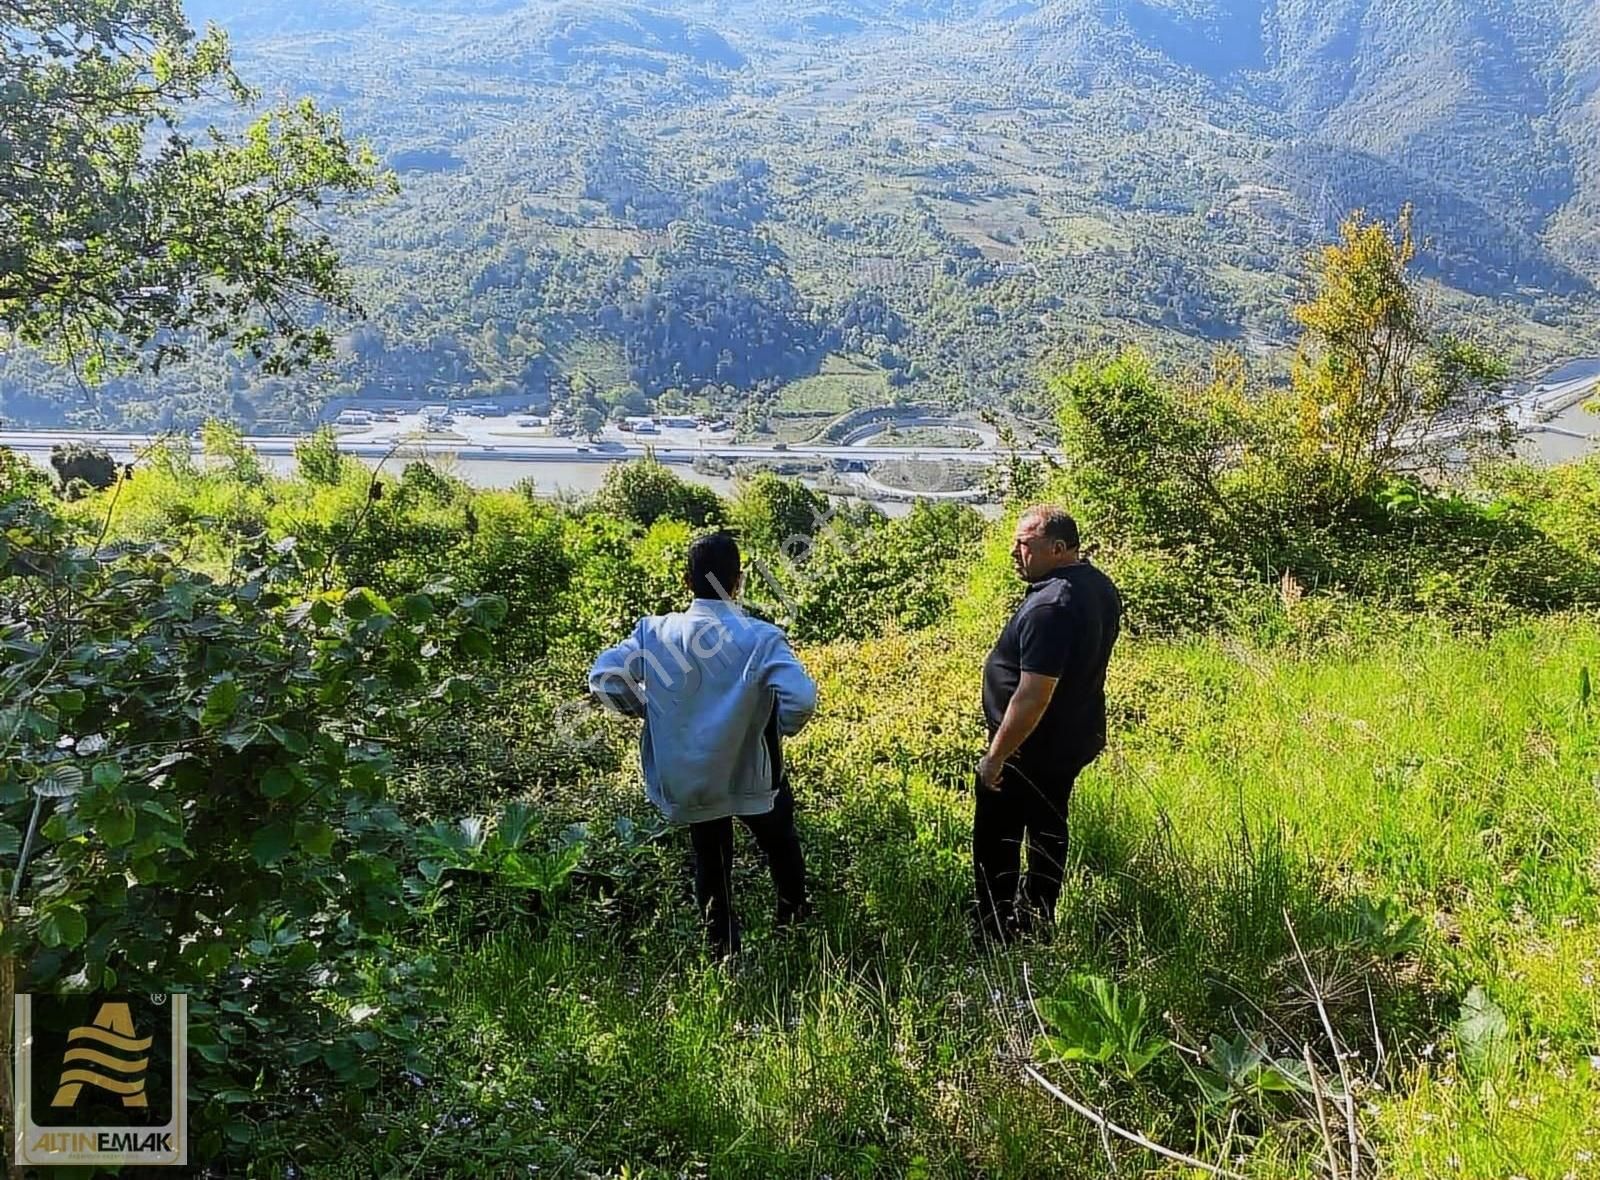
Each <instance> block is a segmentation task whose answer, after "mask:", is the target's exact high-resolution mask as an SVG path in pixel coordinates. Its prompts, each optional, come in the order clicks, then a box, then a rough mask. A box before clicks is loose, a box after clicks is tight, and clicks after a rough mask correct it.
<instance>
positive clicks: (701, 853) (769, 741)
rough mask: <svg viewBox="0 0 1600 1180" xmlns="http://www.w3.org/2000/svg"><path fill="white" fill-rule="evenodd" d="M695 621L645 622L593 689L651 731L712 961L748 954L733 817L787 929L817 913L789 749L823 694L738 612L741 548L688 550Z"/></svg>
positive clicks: (596, 671)
mask: <svg viewBox="0 0 1600 1180" xmlns="http://www.w3.org/2000/svg"><path fill="white" fill-rule="evenodd" d="M685 580H686V581H687V583H688V587H689V591H690V593H691V594H693V595H694V602H693V603H692V604H691V605H690V607H689V609H688V610H686V611H681V612H677V613H674V614H669V615H653V616H650V617H649V618H644V619H640V620H639V623H638V625H637V626H635V627H634V629H633V634H631V635H629V636H628V638H627V639H625V640H623V642H621V643H619V644H618V645H617V646H616V647H613V648H610V649H608V650H607V651H604V652H601V653H600V656H599V658H598V659H596V660H595V662H594V667H593V668H591V669H590V671H589V689H590V691H591V692H592V693H594V695H595V696H596V697H597V698H598V699H599V700H600V701H601V703H602V704H604V705H605V706H606V707H607V708H610V709H613V710H616V711H618V712H621V713H624V714H626V715H628V716H630V717H638V718H641V719H642V720H643V721H644V729H643V732H642V733H641V734H640V735H639V759H640V762H641V763H642V765H643V769H644V780H645V790H646V793H647V794H648V795H649V797H650V801H651V802H652V803H654V804H655V805H656V806H657V807H658V808H660V810H661V813H662V814H663V815H664V816H666V818H667V820H668V821H669V822H671V823H675V824H686V825H688V828H689V836H690V844H691V846H692V847H693V849H694V881H695V900H696V901H697V903H698V905H699V907H700V913H701V916H702V918H703V919H704V921H705V924H706V934H707V938H708V939H709V941H710V943H711V946H712V950H713V952H714V953H716V954H718V955H719V956H720V955H723V954H728V953H732V952H734V951H737V950H738V949H739V922H738V918H737V916H736V915H735V914H734V910H733V900H732V869H733V817H734V816H738V817H739V819H740V821H741V822H742V823H743V824H744V826H745V827H746V828H748V829H749V831H750V834H751V835H752V836H754V837H755V841H756V844H757V845H758V846H759V847H760V849H761V851H762V852H763V853H764V854H765V855H766V858H767V865H768V867H769V868H770V869H771V871H772V882H773V885H774V886H775V888H776V890H777V895H778V914H777V922H778V925H779V926H787V925H789V924H791V923H793V922H795V921H797V920H799V919H800V918H801V917H803V916H804V915H805V913H806V911H807V908H808V907H807V902H806V868H805V858H804V856H803V855H802V853H801V851H800V837H799V835H798V833H797V832H796V831H795V823H794V793H793V791H792V790H791V789H790V786H789V781H788V776H787V775H785V774H784V772H783V758H782V748H781V744H780V739H781V738H783V737H789V736H792V735H794V734H796V733H799V732H800V730H801V728H802V727H803V726H804V725H805V724H806V722H807V721H809V720H810V719H811V714H812V712H813V711H814V710H815V709H816V706H817V686H816V683H815V682H814V681H813V680H812V679H811V677H810V676H808V675H807V674H806V670H805V668H804V667H802V666H801V664H800V661H799V660H798V659H796V658H795V654H794V652H793V651H791V650H790V648H789V642H788V640H787V639H786V638H785V637H784V634H783V632H782V631H781V630H779V629H778V628H777V627H774V626H773V625H772V624H771V623H765V622H762V621H761V620H759V619H754V618H751V617H750V616H749V615H748V614H746V613H745V612H744V611H743V610H742V609H741V608H740V607H739V606H738V604H737V603H736V602H735V601H734V600H735V599H736V598H737V596H738V594H739V592H740V590H741V589H742V588H743V587H742V583H743V575H742V571H741V569H740V559H739V546H738V543H737V542H736V541H735V540H734V539H733V538H732V537H731V536H729V535H728V534H727V533H713V534H711V535H709V536H704V537H701V538H699V539H697V540H696V541H695V542H694V543H693V544H692V545H690V547H689V562H688V573H687V577H686V579H685Z"/></svg>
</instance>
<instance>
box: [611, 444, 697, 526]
mask: <svg viewBox="0 0 1600 1180" xmlns="http://www.w3.org/2000/svg"><path fill="white" fill-rule="evenodd" d="M594 506H595V508H596V509H598V510H599V511H600V512H603V513H606V514H607V515H610V516H617V517H621V518H622V519H624V520H631V521H633V522H634V523H635V524H640V525H643V526H644V527H645V528H649V527H650V526H651V525H653V524H655V522H656V521H658V520H660V519H662V518H663V517H671V518H672V519H674V520H681V521H683V522H684V523H686V524H689V525H692V526H694V527H695V528H704V527H706V526H707V525H711V524H720V523H721V521H722V500H721V498H720V497H719V496H718V495H717V494H716V493H715V492H714V491H712V490H711V489H710V488H708V487H705V486H704V485H702V484H695V483H689V482H688V481H687V480H683V479H680V478H679V477H678V476H677V474H676V473H674V472H673V471H672V470H671V469H670V468H669V467H668V466H667V465H666V464H665V463H662V462H660V461H659V460H658V459H656V458H654V457H651V458H648V459H644V460H642V461H640V462H638V463H619V464H617V465H615V466H613V467H612V468H611V469H610V470H608V471H607V472H606V478H605V483H604V484H602V485H601V488H600V491H599V492H597V493H596V494H595V499H594Z"/></svg>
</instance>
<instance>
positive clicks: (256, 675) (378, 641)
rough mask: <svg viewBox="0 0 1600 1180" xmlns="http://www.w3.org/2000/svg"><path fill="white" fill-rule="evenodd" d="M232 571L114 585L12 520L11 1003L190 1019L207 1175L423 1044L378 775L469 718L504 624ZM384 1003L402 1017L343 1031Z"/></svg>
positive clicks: (450, 601) (1, 666) (153, 566)
mask: <svg viewBox="0 0 1600 1180" xmlns="http://www.w3.org/2000/svg"><path fill="white" fill-rule="evenodd" d="M242 556H243V560H241V562H240V563H239V565H238V566H237V567H236V568H235V569H234V571H233V576H232V577H230V578H229V579H227V580H226V581H218V580H214V579H212V578H210V577H208V576H207V575H205V574H203V573H199V572H196V571H194V570H191V569H188V568H186V567H185V566H183V565H182V564H181V562H180V560H179V559H178V556H177V555H176V554H174V553H173V552H172V551H170V550H168V549H165V548H163V547H160V546H130V547H128V548H127V549H125V551H124V552H123V553H121V554H120V555H119V556H116V557H115V558H111V559H106V558H103V557H99V556H96V555H93V554H90V553H88V552H86V551H85V550H83V549H81V548H78V547H75V546H74V545H73V544H72V543H71V540H70V534H69V532H68V530H67V528H66V526H65V525H64V524H63V522H61V521H60V520H58V519H56V518H54V517H52V516H50V515H49V514H47V513H46V512H44V511H43V510H41V509H39V508H37V507H35V506H32V505H29V504H27V503H26V502H18V503H15V504H12V505H9V506H6V507H4V508H0V600H4V601H5V602H6V603H7V609H6V612H5V614H4V616H3V618H0V627H3V631H0V682H3V683H4V684H5V685H6V697H5V701H6V704H5V707H4V708H3V709H0V755H3V756H0V851H4V852H5V853H6V854H8V855H7V861H8V864H7V866H6V868H5V870H4V872H3V873H0V889H5V890H8V891H9V890H11V889H13V888H19V889H20V897H19V904H13V905H11V906H9V907H8V913H7V915H6V921H5V924H4V933H3V935H0V955H3V956H4V957H5V958H6V959H7V960H8V963H9V964H16V965H18V967H19V970H18V972H17V973H16V976H15V979H16V985H17V987H18V988H19V989H23V990H54V989H59V988H69V989H89V990H99V989H106V990H110V989H122V990H131V991H156V992H166V991H172V990H179V991H189V992H192V993H194V995H195V997H196V1002H195V1005H194V1008H193V1011H194V1014H195V1016H196V1017H197V1020H196V1023H195V1027H194V1029H193V1041H192V1045H193V1048H194V1051H195V1054H196V1058H195V1060H194V1061H193V1062H192V1072H191V1075H190V1085H191V1087H192V1092H193V1094H194V1095H195V1097H196V1098H197V1099H198V1100H199V1101H198V1103H197V1106H198V1109H197V1110H196V1111H195V1122H196V1126H197V1130H198V1132H199V1135H200V1138H199V1141H198V1144H197V1148H198V1154H199V1155H200V1156H202V1157H205V1156H207V1155H210V1154H216V1153H217V1152H218V1151H219V1150H220V1147H221V1142H222V1137H223V1135H224V1134H226V1135H228V1136H229V1137H234V1134H235V1130H236V1127H235V1121H236V1116H235V1115H234V1113H233V1110H234V1106H233V1104H234V1103H236V1102H239V1101H247V1102H250V1103H252V1104H253V1106H254V1110H255V1112H256V1113H257V1114H258V1115H261V1114H264V1113H265V1112H267V1111H270V1110H271V1109H273V1108H275V1107H280V1106H281V1107H284V1108H287V1107H290V1106H293V1105H294V1104H295V1103H296V1102H297V1101H299V1099H298V1098H297V1094H298V1093H299V1092H300V1088H301V1087H303V1086H306V1085H313V1086H315V1087H316V1088H317V1089H318V1090H320V1091H321V1092H323V1093H325V1094H327V1095H329V1096H330V1097H334V1096H336V1095H337V1096H338V1097H337V1098H335V1101H339V1102H343V1103H345V1104H347V1105H353V1104H354V1103H355V1096H356V1095H358V1094H359V1092H360V1091H361V1090H362V1089H363V1088H366V1087H370V1086H372V1085H374V1084H376V1082H377V1081H378V1080H379V1073H378V1070H377V1068H376V1064H377V1062H378V1061H379V1060H380V1058H379V1057H378V1056H377V1054H376V1051H377V1050H378V1049H379V1048H380V1046H381V1045H382V1044H384V1043H385V1042H386V1041H387V1042H389V1043H393V1042H394V1041H395V1039H397V1038H398V1040H399V1041H401V1042H404V1041H407V1040H409V1041H411V1042H412V1044H413V1047H414V1046H415V1041H416V1037H415V1027H416V1026H415V1019H416V1018H415V1015H414V1014H412V1015H409V1016H408V1015H407V1014H406V1005H405V1003H404V1000H405V996H406V993H407V989H408V988H409V987H411V986H412V984H414V982H415V977H416V975H417V972H418V968H417V967H416V965H410V966H404V965H400V964H397V963H396V962H395V961H394V959H393V956H392V954H391V952H392V950H393V944H392V942H391V941H390V936H391V932H392V930H393V929H394V928H395V926H396V924H397V922H402V921H405V920H407V919H408V918H410V917H411V916H412V915H413V909H412V906H411V904H410V898H411V897H412V896H413V893H412V892H411V891H410V890H409V889H408V887H407V885H406V882H405V880H404V879H403V874H404V868H405V865H406V863H407V861H408V855H409V854H408V852H407V839H406V829H405V828H404V825H403V824H402V823H401V822H400V820H399V817H398V816H397V815H396V814H395V813H394V811H393V809H392V808H389V807H388V806H387V805H386V804H385V802H384V796H385V786H386V780H387V778H388V776H389V773H390V767H391V754H390V750H391V749H392V748H393V747H394V746H395V745H396V744H397V743H400V742H403V741H405V740H408V739H409V738H411V737H412V736H413V734H414V732H415V730H416V729H417V727H418V726H420V725H422V724H423V723H425V722H426V721H428V720H429V719H430V717H431V716H432V715H435V714H439V713H442V712H445V711H448V710H450V709H452V708H457V707H459V706H460V705H461V703H462V702H463V701H464V700H466V699H470V697H471V696H472V695H473V688H474V686H473V682H472V681H471V680H470V679H468V678H467V677H466V676H464V675H462V674H461V672H460V671H459V670H458V669H459V668H460V667H462V666H463V665H464V664H468V663H471V662H472V661H475V660H479V659H481V658H482V657H483V656H484V655H485V654H486V653H487V652H488V651H489V650H490V642H489V638H488V630H489V629H490V628H492V627H494V626H495V625H497V624H498V623H499V622H500V621H501V620H502V619H503V618H504V614H505V604H504V602H503V601H501V600H497V599H494V598H471V597H466V598H460V599H455V598H453V597H452V596H451V595H450V593H448V591H446V590H444V589H442V588H430V589H429V590H428V591H427V592H423V593H416V594H411V595H407V596H405V597H403V598H399V599H396V600H394V601H392V602H391V601H388V600H386V599H385V598H384V597H382V596H380V595H377V594H375V593H373V592H372V591H370V590H366V589H354V590H349V591H335V592H332V593H328V594H318V595H315V596H313V597H309V598H299V597H298V596H297V595H296V594H295V593H294V590H293V588H294V587H296V586H298V585H301V584H303V582H304V571H303V570H302V569H300V568H299V567H298V561H297V556H296V553H295V548H294V546H293V544H292V543H276V544H268V543H266V542H265V541H263V542H262V543H260V544H259V545H258V546H257V547H256V548H254V549H253V550H251V551H248V552H247V553H245V554H244V555H242ZM34 824H37V838H36V840H35V841H34V843H33V845H32V849H31V852H32V855H31V859H30V860H29V862H28V864H27V865H26V869H25V873H26V875H25V876H23V877H22V879H21V880H18V879H17V877H18V874H19V873H20V872H23V870H22V869H21V868H19V867H14V866H15V862H14V861H11V858H12V857H16V856H17V855H18V854H19V850H20V848H21V845H22V843H23V835H22V833H23V830H24V829H30V828H31V827H32V825H34ZM0 977H3V978H5V979H7V980H10V979H12V978H13V976H12V973H11V972H10V971H9V970H8V971H6V972H4V974H3V976H0ZM407 979H411V980H412V983H408V982H407ZM372 991H376V992H380V993H382V994H383V995H384V997H385V1003H386V1004H390V1005H392V1006H393V1010H392V1011H388V1012H385V1013H384V1014H383V1015H382V1016H381V1017H379V1018H376V1019H371V1020H365V1021H363V1020H362V1019H361V1018H360V1017H355V1018H354V1019H350V1018H347V1016H346V1010H347V1009H348V1008H349V1006H350V1005H351V1004H352V1003H354V1002H356V1001H358V1000H362V999H365V998H367V996H368V993H369V992H372ZM0 998H4V999H6V1000H7V1001H9V997H0ZM408 1022H409V1023H408ZM358 1025H359V1027H358ZM385 1033H387V1034H391V1036H389V1037H388V1038H385V1037H384V1036H383V1035H382V1034H385ZM240 1095H242V1096H243V1098H242V1099H241V1098H240V1097H239V1096H240ZM245 1131H246V1132H247V1131H248V1128H245ZM244 1137H245V1138H248V1133H246V1134H245V1135H244Z"/></svg>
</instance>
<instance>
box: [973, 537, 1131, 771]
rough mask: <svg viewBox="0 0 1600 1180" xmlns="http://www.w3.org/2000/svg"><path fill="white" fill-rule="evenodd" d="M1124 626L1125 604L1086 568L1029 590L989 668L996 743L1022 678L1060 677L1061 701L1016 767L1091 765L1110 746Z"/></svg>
mask: <svg viewBox="0 0 1600 1180" xmlns="http://www.w3.org/2000/svg"><path fill="white" fill-rule="evenodd" d="M1121 627H1122V599H1121V597H1120V596H1119V595H1118V594H1117V588H1116V586H1115V585H1113V584H1112V582H1111V579H1110V578H1108V577H1106V575H1105V574H1103V573H1102V572H1101V571H1100V570H1099V569H1097V568H1096V567H1095V566H1093V565H1090V564H1089V563H1088V562H1087V561H1082V562H1079V563H1078V564H1077V565H1069V566H1063V567H1062V568H1060V569H1058V570H1056V571H1054V572H1053V573H1051V574H1049V575H1047V576H1046V577H1044V578H1043V579H1041V580H1040V581H1038V582H1035V583H1033V585H1031V586H1029V587H1028V594H1027V597H1026V598H1024V599H1023V600H1022V605H1021V606H1019V607H1018V608H1017V613H1016V614H1014V615H1012V616H1011V621H1010V622H1009V623H1007V624H1006V626H1005V630H1003V631H1001V632H1000V638H999V639H998V640H997V641H996V642H995V645H994V650H993V651H991V652H990V653H989V658H988V659H987V660H985V661H984V665H983V713H984V719H985V720H986V721H987V722H988V725H989V734H990V736H991V737H992V736H993V735H994V732H995V730H997V729H999V728H1000V722H1001V721H1002V720H1003V719H1004V718H1005V714H1006V708H1007V706H1009V705H1010V704H1011V698H1012V697H1013V696H1014V695H1015V694H1016V691H1017V685H1018V684H1019V683H1021V680H1022V673H1024V672H1034V673H1037V674H1038V675H1040V676H1049V677H1052V678H1054V679H1055V680H1056V681H1057V683H1056V691H1055V695H1054V696H1052V697H1051V698H1050V704H1049V707H1048V708H1046V710H1045V714H1044V716H1043V717H1042V718H1041V719H1040V721H1039V725H1038V728H1036V729H1035V730H1034V731H1033V733H1031V734H1029V735H1028V740H1027V741H1025V742H1023V743H1022V748H1021V749H1020V750H1018V751H1017V752H1016V753H1015V754H1014V755H1012V759H1011V760H1012V761H1013V762H1018V763H1021V764H1023V765H1032V766H1039V767H1045V768H1050V767H1059V766H1061V765H1063V764H1064V763H1069V762H1076V763H1085V762H1088V761H1089V760H1090V759H1092V758H1093V757H1094V756H1095V755H1096V754H1098V753H1099V752H1100V751H1101V750H1103V749H1105V744H1106V667H1107V665H1109V664H1110V662H1111V649H1112V647H1113V646H1114V645H1115V644H1116V642H1117V634H1118V632H1119V631H1120V630H1121Z"/></svg>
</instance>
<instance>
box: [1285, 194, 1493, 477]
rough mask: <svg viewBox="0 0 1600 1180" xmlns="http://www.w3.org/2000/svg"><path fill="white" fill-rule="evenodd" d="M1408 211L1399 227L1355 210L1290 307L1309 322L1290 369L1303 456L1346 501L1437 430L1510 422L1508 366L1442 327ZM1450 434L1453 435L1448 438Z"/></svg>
mask: <svg viewBox="0 0 1600 1180" xmlns="http://www.w3.org/2000/svg"><path fill="white" fill-rule="evenodd" d="M1415 258H1416V243H1415V241H1414V240H1413V237H1412V231H1411V209H1410V207H1409V206H1407V207H1406V208H1405V209H1403V210H1402V211H1401V213H1400V217H1399V220H1398V222H1397V223H1396V225H1395V226H1394V227H1393V228H1392V229H1391V227H1390V226H1388V225H1387V224H1385V223H1384V222H1381V221H1369V220H1368V219H1367V217H1366V215H1365V214H1364V213H1363V212H1361V211H1357V212H1355V213H1353V214H1352V215H1351V216H1350V217H1348V218H1347V219H1346V220H1345V221H1344V223H1343V224H1342V225H1341V226H1340V227H1339V241H1338V242H1336V243H1333V244H1331V245H1328V246H1325V247H1324V248H1323V249H1322V250H1321V252H1320V253H1319V254H1318V256H1317V257H1316V259H1315V261H1314V270H1315V278H1316V292H1315V294H1314V295H1313V297H1312V298H1311V299H1310V300H1309V301H1308V302H1306V303H1303V304H1301V305H1299V306H1298V307H1296V308H1295V309H1294V318H1295V320H1296V321H1297V322H1298V323H1299V324H1300V325H1301V326H1302V327H1303V328H1304V329H1305V336H1304V338H1303V340H1302V342H1301V352H1300V357H1299V360H1298V362H1297V364H1296V366H1295V370H1294V390H1295V394H1296V396H1297V399H1298V411H1299V424H1300V431H1299V433H1300V441H1301V446H1302V451H1303V458H1304V459H1305V460H1306V461H1307V462H1309V463H1310V464H1311V465H1312V466H1313V467H1314V468H1315V469H1316V470H1317V471H1318V472H1319V474H1320V482H1321V484H1322V489H1323V492H1324V494H1325V495H1326V496H1327V497H1328V498H1329V499H1330V500H1331V501H1332V502H1333V503H1334V504H1343V503H1348V502H1349V501H1351V500H1353V499H1355V498H1356V497H1359V496H1362V495H1366V494H1368V493H1370V492H1372V491H1373V490H1374V489H1376V488H1377V486H1378V485H1379V484H1380V483H1381V482H1382V480H1383V479H1384V478H1385V477H1387V476H1390V475H1393V474H1394V473H1395V472H1396V471H1397V470H1399V469H1400V468H1401V467H1403V466H1408V465H1412V464H1414V463H1415V461H1416V460H1417V459H1418V458H1419V457H1421V456H1423V455H1427V454H1431V453H1434V452H1436V451H1437V450H1438V449H1439V446H1440V444H1438V443H1437V442H1435V435H1436V432H1438V431H1439V430H1440V428H1441V427H1443V426H1445V425H1447V424H1451V423H1454V424H1456V425H1458V426H1459V427H1460V430H1461V431H1462V432H1465V434H1466V435H1467V436H1469V437H1473V436H1481V435H1482V433H1483V432H1484V431H1485V429H1486V428H1485V426H1484V425H1483V423H1484V421H1485V420H1486V419H1487V420H1488V421H1489V423H1490V425H1489V426H1488V428H1487V429H1488V432H1489V433H1490V434H1492V435H1499V434H1500V433H1501V432H1502V431H1503V430H1504V427H1505V423H1504V420H1503V417H1497V416H1496V415H1495V414H1494V413H1493V412H1492V411H1493V410H1494V409H1495V405H1496V401H1497V397H1498V393H1499V386H1500V383H1501V382H1502V381H1504V379H1505V376H1506V368H1505V365H1504V363H1503V362H1501V361H1500V360H1499V359H1497V358H1495V357H1493V356H1491V355H1490V354H1489V353H1487V352H1485V351H1484V350H1483V349H1481V348H1479V347H1478V346H1477V345H1475V344H1473V343H1471V342H1469V341H1466V340H1462V339H1459V338H1457V337H1455V336H1451V335H1448V334H1445V333H1441V332H1439V331H1438V330H1437V329H1436V328H1435V327H1434V326H1433V324H1432V322H1431V319H1432V315H1431V309H1430V307H1429V306H1428V302H1427V300H1426V299H1425V298H1424V297H1423V294H1422V292H1421V289H1420V288H1419V286H1418V285H1417V282H1416V280H1415V279H1414V278H1413V277H1412V276H1411V274H1410V268H1411V265H1412V263H1413V261H1414V260H1415ZM1452 441H1454V440H1452Z"/></svg>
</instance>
